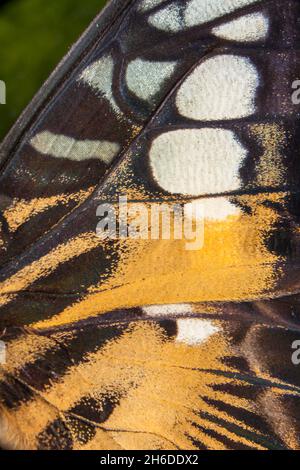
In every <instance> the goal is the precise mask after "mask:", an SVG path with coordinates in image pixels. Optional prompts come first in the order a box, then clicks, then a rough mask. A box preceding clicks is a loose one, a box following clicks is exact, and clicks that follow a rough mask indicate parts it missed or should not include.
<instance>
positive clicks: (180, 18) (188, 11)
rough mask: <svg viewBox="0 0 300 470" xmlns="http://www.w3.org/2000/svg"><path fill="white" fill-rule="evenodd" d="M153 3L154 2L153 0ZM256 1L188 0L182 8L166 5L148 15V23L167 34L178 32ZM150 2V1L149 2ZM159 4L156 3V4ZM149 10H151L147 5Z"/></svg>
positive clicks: (178, 5) (180, 6)
mask: <svg viewBox="0 0 300 470" xmlns="http://www.w3.org/2000/svg"><path fill="white" fill-rule="evenodd" d="M153 1H155V0H153ZM257 1H258V0H190V2H189V3H188V4H187V5H186V6H184V5H180V4H179V3H178V4H171V5H167V6H166V7H165V8H162V9H161V10H160V11H158V12H156V13H153V14H152V15H150V17H149V19H148V22H149V24H150V25H152V26H154V27H155V28H157V29H160V30H162V31H167V32H175V33H176V32H178V31H181V30H184V29H187V28H191V27H193V26H197V25H201V24H204V23H207V22H209V21H212V20H215V19H217V18H221V17H222V16H224V15H226V14H228V13H232V12H234V11H235V10H237V9H239V8H242V7H245V6H247V5H251V4H252V3H255V2H257ZM149 2H151V0H149ZM160 3H161V2H159V1H157V2H156V4H157V5H158V4H160ZM148 9H149V10H150V9H151V6H150V3H149V8H148Z"/></svg>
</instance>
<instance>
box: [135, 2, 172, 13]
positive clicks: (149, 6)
mask: <svg viewBox="0 0 300 470" xmlns="http://www.w3.org/2000/svg"><path fill="white" fill-rule="evenodd" d="M165 1H166V0H142V1H141V3H140V5H139V7H138V9H139V10H140V11H149V10H152V8H154V7H156V6H158V5H160V4H161V3H164V2H165Z"/></svg>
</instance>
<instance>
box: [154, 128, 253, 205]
mask: <svg viewBox="0 0 300 470" xmlns="http://www.w3.org/2000/svg"><path fill="white" fill-rule="evenodd" d="M246 156H247V150H246V149H245V148H244V147H243V146H242V145H241V143H240V142H239V141H238V140H237V139H236V137H235V134H234V133H233V132H232V131H230V130H223V129H209V128H206V129H182V130H176V131H170V132H166V133H164V134H161V135H160V136H159V137H157V138H156V139H155V140H154V141H153V143H152V146H151V149H150V164H151V168H152V172H153V176H154V178H155V180H156V182H157V183H158V185H159V186H160V187H161V188H163V189H164V190H165V191H168V192H170V193H177V194H178V193H181V194H186V195H194V196H197V195H198V196H199V195H204V194H218V193H224V192H227V191H234V190H237V189H239V188H240V187H241V180H240V176H239V169H240V167H241V164H242V162H243V161H244V159H245V158H246Z"/></svg>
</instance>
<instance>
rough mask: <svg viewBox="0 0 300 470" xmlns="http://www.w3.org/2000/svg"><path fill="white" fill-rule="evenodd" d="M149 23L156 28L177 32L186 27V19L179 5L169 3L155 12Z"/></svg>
mask: <svg viewBox="0 0 300 470" xmlns="http://www.w3.org/2000/svg"><path fill="white" fill-rule="evenodd" d="M148 23H149V24H150V25H151V26H154V27H155V28H156V29H160V30H162V31H167V32H173V33H177V32H178V31H181V30H182V29H184V20H183V17H182V14H181V9H180V7H179V5H168V6H167V7H166V8H164V9H163V10H161V11H159V12H157V13H154V14H153V15H151V16H150V17H149V19H148Z"/></svg>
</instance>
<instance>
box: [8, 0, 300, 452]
mask: <svg viewBox="0 0 300 470" xmlns="http://www.w3.org/2000/svg"><path fill="white" fill-rule="evenodd" d="M299 18H300V5H299V2H298V1H295V0H288V1H286V0H285V1H284V2H282V1H280V0H269V1H268V0H260V1H256V0H222V2H220V1H219V0H211V1H207V0H182V1H179V0H177V1H175V0H174V1H168V0H139V1H130V0H128V1H124V0H122V1H114V2H112V3H111V4H110V5H109V6H108V7H107V9H106V10H105V11H104V13H103V14H102V15H101V16H100V17H98V18H96V20H95V22H94V23H93V25H92V26H91V28H90V29H89V30H88V32H87V33H86V34H85V35H84V36H83V38H82V39H81V40H80V41H79V43H78V44H77V45H76V46H75V47H74V49H73V50H72V51H71V53H70V54H69V56H68V57H67V58H66V59H65V60H64V62H63V63H62V64H61V65H60V66H59V67H58V69H57V70H56V71H55V72H54V74H53V76H52V78H50V80H49V81H48V82H47V83H46V85H45V86H44V88H43V89H42V91H41V92H40V93H39V94H38V96H37V97H36V98H35V100H34V102H33V103H32V105H31V106H30V107H29V108H28V110H27V111H26V112H25V114H24V115H23V117H21V119H20V121H19V123H18V124H17V125H16V127H15V128H14V129H13V131H12V132H11V133H10V135H9V136H8V138H7V139H6V141H5V142H4V144H3V146H2V150H1V154H0V158H1V164H2V171H1V175H0V181H1V194H0V206H1V219H0V234H1V238H0V259H1V269H0V328H1V331H2V337H1V340H2V341H3V342H4V344H5V345H6V362H5V363H4V364H3V365H2V366H1V369H0V372H1V382H0V400H1V415H0V416H1V418H0V443H1V444H2V446H4V447H8V448H18V449H19V448H21V449H23V448H25V449H254V448H256V449H273V448H276V449H281V448H283V449H286V448H291V449H296V448H299V447H300V443H299V411H298V410H299V396H300V395H299V393H300V388H299V387H300V384H299V377H298V376H299V374H297V367H296V366H295V365H294V364H293V361H292V353H293V350H292V345H293V343H294V342H295V341H297V339H298V338H297V336H298V337H299V308H298V290H299V281H298V269H299V268H298V265H299V248H298V237H299V235H298V234H299V227H298V218H299V203H298V199H299V197H298V191H299V190H298V188H299V171H298V165H299V164H298V160H297V149H298V145H299V130H298V126H299V106H297V105H296V104H295V103H294V102H293V100H292V91H293V90H292V84H293V82H294V81H295V80H296V79H297V74H298V73H299V68H300V56H299V52H298V50H299V42H300V36H299V27H298V24H299ZM124 196H126V197H127V201H128V203H127V204H128V210H132V211H134V210H136V209H137V208H138V206H139V204H140V203H141V202H143V203H144V205H145V207H146V208H147V210H148V211H149V212H150V210H151V208H152V207H153V205H154V204H156V203H157V201H159V202H160V203H162V202H163V203H164V204H165V205H166V206H167V207H173V206H174V204H175V203H176V204H182V205H187V206H188V207H189V208H190V211H187V217H189V218H190V219H191V223H195V222H196V221H195V213H197V208H199V207H200V208H201V209H202V210H203V214H204V244H203V246H202V247H201V249H196V250H195V249H191V250H189V249H187V242H188V240H187V239H177V238H176V237H173V238H172V239H169V240H167V239H161V238H160V237H158V239H138V238H132V237H120V238H118V239H114V240H111V239H105V240H103V239H101V238H99V237H98V236H97V234H96V226H97V223H98V219H97V208H98V207H99V205H101V204H104V203H105V204H107V203H108V202H109V203H111V204H112V205H115V206H116V205H117V202H118V199H119V197H124ZM189 214H190V215H189Z"/></svg>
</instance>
